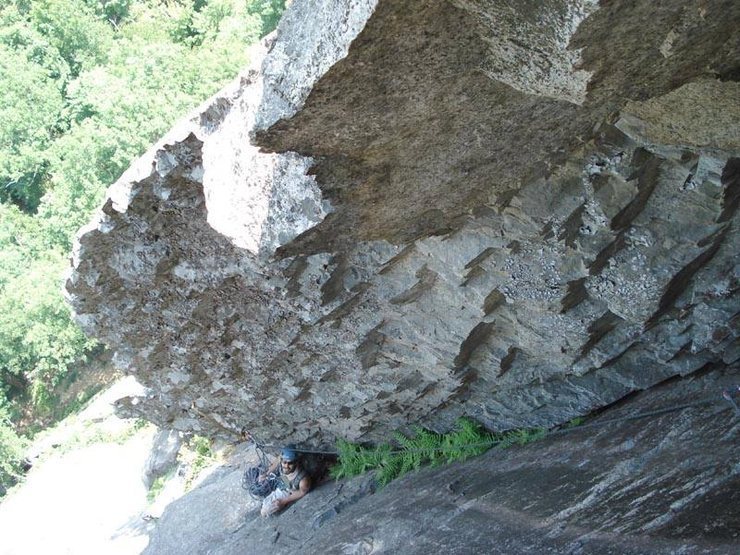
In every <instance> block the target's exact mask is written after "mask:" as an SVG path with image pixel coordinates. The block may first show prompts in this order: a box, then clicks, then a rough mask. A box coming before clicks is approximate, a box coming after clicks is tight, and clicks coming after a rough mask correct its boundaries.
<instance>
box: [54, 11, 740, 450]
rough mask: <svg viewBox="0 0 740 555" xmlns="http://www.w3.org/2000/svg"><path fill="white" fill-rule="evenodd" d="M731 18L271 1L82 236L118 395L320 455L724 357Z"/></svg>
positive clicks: (737, 109)
mask: <svg viewBox="0 0 740 555" xmlns="http://www.w3.org/2000/svg"><path fill="white" fill-rule="evenodd" d="M530 4H531V5H530ZM739 22H740V5H738V4H737V2H730V1H728V2H712V3H705V2H699V1H697V2H690V1H678V0H674V1H667V2H661V3H659V4H657V3H654V2H650V1H649V0H644V1H639V2H635V3H631V4H630V5H626V4H623V3H610V4H608V5H605V6H602V7H599V8H598V9H597V7H596V6H595V5H594V3H593V2H589V1H586V0H584V1H582V2H565V1H555V0H553V1H549V2H532V3H522V4H521V5H520V4H516V6H514V5H513V4H512V3H509V2H503V1H502V2H486V3H484V2H477V1H472V0H471V1H467V0H466V1H463V0H459V1H455V2H437V1H415V2H413V3H411V2H401V1H397V0H394V1H390V0H380V1H378V2H369V1H366V2H352V1H349V0H348V1H346V2H309V1H305V2H302V1H299V0H296V1H294V2H293V3H292V4H291V6H290V8H289V10H288V12H287V14H286V16H285V18H284V20H283V22H282V23H281V26H280V28H279V31H278V35H277V38H276V39H274V41H272V40H271V41H268V42H267V43H265V44H264V45H263V46H261V47H260V48H258V49H257V50H256V51H255V56H254V58H255V60H256V61H255V66H254V68H253V69H251V70H248V71H247V72H245V74H244V75H243V76H242V77H241V78H240V79H239V80H238V81H237V82H235V83H234V85H232V87H230V88H229V89H227V90H226V91H225V92H224V93H222V94H221V95H218V96H217V97H215V98H214V99H212V101H211V102H210V103H208V104H207V105H205V106H204V107H203V108H201V109H200V110H199V111H198V112H197V113H196V114H195V115H194V116H193V117H191V118H190V119H189V120H188V121H186V122H184V123H183V124H182V125H181V126H180V127H178V128H177V129H176V130H174V131H173V132H172V133H171V134H170V135H169V136H168V137H166V138H165V139H163V140H162V141H161V142H160V144H158V145H156V146H155V147H154V148H153V149H152V150H151V151H150V152H149V153H148V154H147V155H145V156H144V157H143V158H142V159H141V160H140V161H139V162H138V163H137V165H136V166H135V167H134V168H132V170H131V171H130V172H128V173H127V174H126V175H124V176H123V177H122V179H121V180H120V181H119V182H118V183H117V184H115V185H114V186H113V187H112V188H111V191H110V195H109V196H110V199H109V200H108V201H107V202H106V204H105V206H104V207H103V210H102V212H101V214H100V216H99V218H98V219H97V221H95V222H93V223H92V224H91V226H90V227H89V228H86V229H85V230H83V232H82V233H81V235H80V237H79V241H78V245H77V249H76V252H75V256H74V261H73V272H72V275H71V277H70V280H69V282H68V284H67V291H68V293H69V297H70V301H71V303H72V305H73V307H74V310H75V312H76V314H77V318H78V320H79V321H80V323H81V324H82V325H83V326H84V327H85V329H87V330H88V332H89V333H91V334H93V335H95V336H97V337H98V338H100V339H102V340H103V341H105V342H106V343H107V344H108V345H110V346H111V347H112V348H114V349H115V350H116V360H117V362H118V364H119V365H120V366H121V367H122V368H124V369H125V370H126V371H128V372H131V373H134V374H136V375H137V378H138V379H139V380H140V381H141V382H142V383H143V384H144V385H145V386H146V387H147V388H148V389H149V394H148V395H147V396H144V397H139V398H132V399H129V400H128V401H127V402H125V403H123V404H122V405H121V410H122V411H123V412H124V413H125V414H128V415H134V414H135V415H142V416H145V417H146V418H149V419H151V420H153V421H155V422H156V423H157V424H159V425H160V426H161V427H163V428H168V429H169V428H172V429H175V430H181V431H195V432H197V433H200V434H207V435H211V436H218V435H221V436H236V435H239V434H240V433H241V432H242V430H245V429H246V430H248V431H249V432H251V433H252V434H253V435H254V436H255V437H257V438H262V439H264V438H268V437H269V438H271V439H273V440H276V441H277V440H280V439H285V438H289V439H291V440H292V441H296V442H299V443H304V444H311V445H327V444H330V443H331V442H333V440H334V439H336V438H337V437H344V438H347V439H351V440H379V439H385V438H387V437H388V434H389V433H390V432H391V431H393V430H396V429H399V428H401V429H402V428H403V427H404V426H406V425H409V424H412V423H419V424H423V425H425V426H428V427H430V428H432V429H437V430H445V429H447V428H449V427H450V426H451V424H452V423H453V422H454V420H455V419H456V418H458V417H459V416H462V415H465V416H468V417H472V418H475V419H477V420H479V421H480V422H482V423H483V424H485V425H486V426H488V427H489V428H492V429H507V428H511V427H517V426H552V425H555V424H558V423H561V422H564V421H566V420H568V419H570V418H572V417H573V416H576V415H579V414H584V413H587V412H590V411H592V410H594V409H597V408H599V407H602V406H605V405H608V404H610V403H612V402H614V401H616V400H618V399H620V398H622V397H623V396H625V395H627V394H629V393H631V392H634V391H639V390H644V389H647V388H650V387H651V386H653V385H655V384H657V383H660V382H662V381H664V380H666V379H669V378H671V377H674V376H681V375H689V374H692V373H693V372H696V371H698V370H702V369H707V368H710V367H715V366H718V367H725V366H727V367H730V368H736V367H737V361H738V358H740V349H739V348H738V345H739V341H738V326H737V312H738V300H737V288H738V274H739V273H740V267H739V266H738V258H737V253H738V251H739V249H738V247H739V242H740V239H739V237H738V215H737V205H738V198H739V191H740V178H739V176H740V147H739V146H738V143H739V141H738V126H737V122H738V121H740V102H738V100H740V85H738V83H737V81H736V79H737V68H738V64H739V63H740V54H739V49H738V39H737V33H735V32H734V30H735V29H736V28H737V25H738V23H739ZM260 52H261V53H260ZM261 55H263V56H264V59H261V58H260V56H261ZM260 60H261V61H260ZM522 60H526V63H522V62H521V61H522ZM545 61H547V64H545ZM543 64H544V65H543ZM548 64H549V65H548ZM573 64H577V65H575V66H574V65H573ZM260 68H261V69H260Z"/></svg>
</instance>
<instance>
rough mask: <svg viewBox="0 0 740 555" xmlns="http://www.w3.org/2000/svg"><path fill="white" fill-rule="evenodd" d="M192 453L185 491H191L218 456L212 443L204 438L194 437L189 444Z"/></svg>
mask: <svg viewBox="0 0 740 555" xmlns="http://www.w3.org/2000/svg"><path fill="white" fill-rule="evenodd" d="M187 447H188V450H189V451H190V452H191V460H190V465H189V468H188V472H187V476H186V478H185V490H186V491H187V490H189V489H190V488H191V487H192V486H193V483H194V482H195V480H196V479H197V478H198V476H199V475H200V473H201V472H202V471H203V470H205V469H206V468H207V467H209V466H211V465H212V464H213V463H214V462H215V461H216V455H215V454H214V452H213V451H212V450H211V441H210V440H209V439H208V438H206V437H202V436H197V435H196V436H193V437H192V438H190V441H188V443H187Z"/></svg>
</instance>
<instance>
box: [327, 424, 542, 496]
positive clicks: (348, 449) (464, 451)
mask: <svg viewBox="0 0 740 555" xmlns="http://www.w3.org/2000/svg"><path fill="white" fill-rule="evenodd" d="M544 435H545V430H542V429H533V430H527V429H521V430H513V431H510V432H505V433H502V434H491V433H488V432H487V431H486V430H485V429H484V428H483V427H482V426H481V425H480V424H477V423H476V422H473V421H472V420H469V419H467V418H461V419H459V420H458V421H457V422H456V424H455V429H454V430H453V431H451V432H449V433H447V434H437V433H434V432H432V431H430V430H427V429H424V428H421V427H419V426H416V427H414V428H413V429H412V433H411V434H409V435H405V434H402V433H400V432H396V433H394V434H393V437H394V439H395V442H396V443H397V444H398V446H399V447H398V448H397V449H394V448H393V447H392V446H391V445H389V444H387V443H383V444H380V445H378V446H376V447H373V448H364V447H361V446H359V445H356V444H353V443H349V442H347V441H344V440H339V441H338V442H337V451H338V458H339V462H338V463H337V464H336V465H334V466H333V467H332V468H331V471H330V475H331V476H332V477H333V478H335V479H341V478H350V477H353V476H359V475H361V474H364V473H365V472H368V471H370V470H374V471H375V479H376V480H377V482H378V485H379V486H381V487H382V486H385V485H386V484H388V483H390V482H391V481H393V480H395V479H396V478H398V477H400V476H403V475H404V474H406V473H408V472H411V471H415V470H419V469H420V468H421V467H422V466H437V465H440V464H444V463H447V464H449V463H452V462H455V461H462V460H466V459H468V458H470V457H475V456H478V455H482V454H483V453H485V452H486V451H488V450H489V449H490V448H491V447H494V446H495V447H498V448H500V449H506V448H507V447H511V446H513V445H524V444H525V443H529V442H530V441H534V440H536V439H540V438H541V437H543V436H544Z"/></svg>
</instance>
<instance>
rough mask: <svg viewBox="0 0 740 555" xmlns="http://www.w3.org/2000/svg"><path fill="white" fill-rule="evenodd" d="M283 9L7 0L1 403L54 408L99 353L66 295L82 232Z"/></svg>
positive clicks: (206, 2)
mask: <svg viewBox="0 0 740 555" xmlns="http://www.w3.org/2000/svg"><path fill="white" fill-rule="evenodd" d="M282 7H283V2H274V1H273V2H264V1H261V0H167V1H161V0H15V1H12V0H10V1H6V2H3V3H0V90H2V91H3V94H2V95H0V400H2V399H3V398H6V397H9V398H12V399H13V401H14V402H16V403H17V402H19V401H21V400H23V399H30V400H31V401H32V402H33V403H34V404H35V406H36V407H37V409H38V410H41V411H47V413H48V410H49V408H50V407H51V406H52V405H53V404H54V403H55V402H56V394H55V389H56V388H57V387H58V386H59V384H60V383H62V382H64V380H65V376H68V375H69V374H70V371H71V369H72V368H74V366H75V365H77V364H79V363H81V362H83V361H84V360H85V358H86V356H87V355H88V354H89V353H90V352H91V349H94V348H95V343H94V342H91V341H89V340H87V339H86V338H85V337H84V336H83V335H82V333H81V332H80V331H79V329H78V328H77V326H76V325H75V324H74V323H73V322H72V320H71V318H70V313H69V310H68V308H67V306H66V304H65V302H64V301H63V298H62V294H61V285H62V274H63V272H64V271H65V270H66V269H67V267H68V262H67V257H68V254H67V253H68V252H69V250H70V248H71V245H72V238H73V236H74V234H75V233H76V231H77V230H78V229H79V228H80V227H81V226H83V225H84V224H86V223H87V222H88V221H89V219H90V216H91V215H92V213H93V211H94V210H95V208H96V207H97V206H99V205H100V203H101V201H102V198H103V195H104V192H105V189H106V188H107V187H108V186H109V185H110V184H111V183H113V182H114V181H115V180H116V179H118V177H119V176H120V175H121V173H122V172H123V171H124V170H125V169H126V168H127V167H128V166H129V165H130V164H131V162H132V161H133V160H134V159H135V158H136V157H138V156H140V155H141V154H142V153H143V152H144V151H145V150H146V149H147V148H148V147H149V146H150V145H151V144H152V143H153V142H155V141H156V140H157V139H158V138H159V137H160V136H162V134H164V133H165V132H166V131H167V129H169V128H170V127H171V126H172V125H173V124H174V123H175V122H176V121H177V120H178V119H179V118H181V117H183V116H184V115H185V114H186V113H187V112H188V110H190V109H192V108H193V107H195V106H196V105H198V104H199V103H200V102H202V101H203V100H205V99H206V98H207V97H208V96H210V95H212V94H213V93H214V92H216V91H217V90H218V89H219V88H221V87H222V86H223V85H224V84H225V83H226V82H227V81H228V80H230V79H232V78H233V77H234V76H235V75H236V73H237V72H238V71H239V70H240V69H241V68H242V67H244V66H245V65H246V63H247V61H248V60H247V48H246V47H247V45H248V44H250V43H252V42H254V41H255V40H256V39H257V38H258V37H259V35H260V33H261V31H262V30H263V29H265V28H267V27H269V26H270V25H273V24H274V22H276V21H277V17H278V16H279V12H280V10H281V9H282ZM62 412H63V411H62ZM59 413H60V412H59V411H54V414H59Z"/></svg>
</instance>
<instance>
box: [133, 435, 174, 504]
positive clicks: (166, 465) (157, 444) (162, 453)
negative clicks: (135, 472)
mask: <svg viewBox="0 0 740 555" xmlns="http://www.w3.org/2000/svg"><path fill="white" fill-rule="evenodd" d="M181 446H182V434H181V433H180V432H176V431H174V430H160V431H159V432H158V433H157V435H156V436H154V441H153V443H152V450H151V452H150V453H149V457H148V458H147V460H146V463H145V464H144V470H143V472H142V481H143V482H144V486H145V487H146V489H147V490H149V489H151V487H152V484H153V483H154V481H155V480H156V479H157V478H160V477H163V476H165V475H166V474H167V473H168V472H170V471H171V470H174V469H175V466H176V465H177V454H178V453H179V452H180V447H181Z"/></svg>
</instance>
